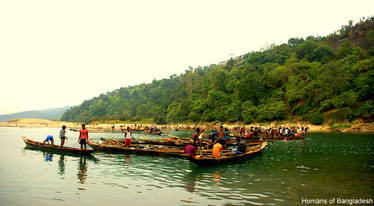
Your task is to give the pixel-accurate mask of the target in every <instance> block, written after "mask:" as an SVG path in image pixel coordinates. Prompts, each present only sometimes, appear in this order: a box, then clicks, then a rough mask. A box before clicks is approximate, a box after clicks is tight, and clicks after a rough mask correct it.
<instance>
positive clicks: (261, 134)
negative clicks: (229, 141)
mask: <svg viewBox="0 0 374 206" xmlns="http://www.w3.org/2000/svg"><path fill="white" fill-rule="evenodd" d="M308 130H309V127H308V126H307V127H305V128H304V127H303V126H302V127H282V126H279V127H271V128H263V127H250V128H249V129H245V128H244V127H241V128H240V127H236V128H234V132H235V133H236V134H237V138H246V139H257V138H285V137H300V136H306V134H307V132H308Z"/></svg>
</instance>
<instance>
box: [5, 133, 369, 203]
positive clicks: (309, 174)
mask: <svg viewBox="0 0 374 206" xmlns="http://www.w3.org/2000/svg"><path fill="white" fill-rule="evenodd" d="M58 133H59V129H53V128H10V127H0V205H32V206H34V205H35V206H36V205H301V204H302V200H303V198H304V200H305V199H308V200H310V199H326V200H330V199H332V198H344V199H348V198H356V199H358V198H366V199H368V198H371V199H374V136H373V135H368V134H344V133H343V134H337V133H311V134H310V135H309V136H308V138H307V139H305V140H297V141H290V142H272V143H270V144H269V145H268V147H267V148H266V149H265V150H264V151H263V152H262V153H261V154H260V155H257V156H255V157H254V158H251V159H245V160H241V161H239V162H235V163H229V164H225V165H219V166H214V167H198V166H196V165H195V164H193V163H191V162H189V161H188V160H186V159H181V158H177V157H164V156H147V155H134V154H131V155H128V154H107V153H101V152H95V153H93V157H90V158H87V157H79V156H78V157H77V156H68V155H60V154H52V153H47V152H42V151H39V150H30V149H25V144H24V142H23V141H22V139H21V136H27V137H28V138H31V139H34V140H39V141H41V140H43V139H44V138H45V137H46V136H47V135H48V134H52V135H54V136H55V137H57V136H58ZM173 134H177V135H181V136H188V135H190V134H189V133H188V132H187V133H186V132H173ZM67 136H68V137H69V139H68V140H67V142H66V146H74V147H78V143H77V139H78V133H76V132H71V131H68V132H67ZM136 136H143V135H142V134H137V135H136ZM100 137H105V138H108V137H121V134H119V133H114V134H111V133H92V134H90V138H91V139H98V138H100ZM55 141H57V143H58V144H59V142H58V141H59V139H58V138H55Z"/></svg>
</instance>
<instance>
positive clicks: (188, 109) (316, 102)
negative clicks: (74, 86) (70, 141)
mask: <svg viewBox="0 0 374 206" xmlns="http://www.w3.org/2000/svg"><path fill="white" fill-rule="evenodd" d="M154 69H155V71H156V70H157V68H154ZM357 118H362V119H365V120H366V121H372V120H373V119H374V17H370V18H363V19H361V20H360V21H359V22H358V23H357V24H355V25H353V24H352V21H350V22H349V24H348V25H344V26H342V27H341V29H339V30H338V31H335V32H334V33H332V34H330V35H327V36H308V37H307V38H306V39H304V38H290V39H289V40H288V42H287V43H284V44H281V45H271V46H270V47H269V48H267V49H264V50H261V51H253V52H249V53H247V54H244V55H242V56H239V57H236V58H231V59H229V60H228V61H226V62H224V63H220V64H212V65H209V66H205V67H197V68H189V69H188V70H186V71H185V73H182V74H180V75H176V74H175V75H171V76H170V78H168V79H162V80H154V81H153V82H152V83H150V84H140V85H136V86H131V87H127V88H119V89H117V90H114V91H112V92H107V93H106V94H101V95H100V96H98V97H95V98H92V99H90V100H86V101H84V102H83V103H82V104H81V105H79V106H75V107H72V108H71V109H69V110H67V111H66V112H65V113H64V115H63V117H62V120H65V121H77V122H91V121H98V120H99V121H100V120H102V121H105V120H128V121H149V120H151V121H154V122H156V123H177V122H213V121H217V120H218V121H221V122H236V121H240V122H245V123H252V122H265V121H276V120H294V119H298V120H304V121H310V122H312V123H314V124H321V123H329V124H330V123H334V122H347V121H353V120H355V119H357Z"/></svg>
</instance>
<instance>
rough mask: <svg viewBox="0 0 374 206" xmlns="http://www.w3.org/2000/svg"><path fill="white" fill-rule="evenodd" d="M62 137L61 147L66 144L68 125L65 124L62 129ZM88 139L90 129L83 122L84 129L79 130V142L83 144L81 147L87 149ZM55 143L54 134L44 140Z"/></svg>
mask: <svg viewBox="0 0 374 206" xmlns="http://www.w3.org/2000/svg"><path fill="white" fill-rule="evenodd" d="M59 137H60V139H61V145H60V147H63V146H64V144H65V140H66V139H67V137H66V126H65V125H63V126H62V128H61V130H60V136H59ZM87 141H88V130H87V129H86V125H85V124H82V129H81V130H80V131H79V139H78V143H79V144H80V145H81V149H83V148H84V149H87ZM45 143H48V144H52V145H53V144H54V139H53V136H52V135H48V136H47V138H46V139H45V140H44V142H43V144H45Z"/></svg>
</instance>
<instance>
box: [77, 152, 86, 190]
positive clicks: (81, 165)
mask: <svg viewBox="0 0 374 206" xmlns="http://www.w3.org/2000/svg"><path fill="white" fill-rule="evenodd" d="M86 177H87V162H86V157H80V158H79V162H78V179H79V181H80V183H82V184H84V183H85V182H86Z"/></svg>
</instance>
